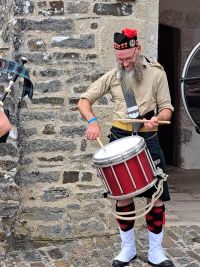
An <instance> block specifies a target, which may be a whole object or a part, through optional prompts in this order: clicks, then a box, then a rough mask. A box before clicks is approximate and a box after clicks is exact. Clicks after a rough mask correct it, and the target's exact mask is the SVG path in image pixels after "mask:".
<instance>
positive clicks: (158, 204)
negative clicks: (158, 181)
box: [147, 198, 163, 207]
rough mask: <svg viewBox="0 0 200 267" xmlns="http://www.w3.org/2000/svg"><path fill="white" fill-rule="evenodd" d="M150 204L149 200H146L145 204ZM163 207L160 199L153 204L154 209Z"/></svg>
mask: <svg viewBox="0 0 200 267" xmlns="http://www.w3.org/2000/svg"><path fill="white" fill-rule="evenodd" d="M150 202H151V198H147V203H148V204H149V203H150ZM162 205H163V201H162V200H161V199H158V200H156V201H155V202H154V204H153V206H154V207H160V206H162Z"/></svg>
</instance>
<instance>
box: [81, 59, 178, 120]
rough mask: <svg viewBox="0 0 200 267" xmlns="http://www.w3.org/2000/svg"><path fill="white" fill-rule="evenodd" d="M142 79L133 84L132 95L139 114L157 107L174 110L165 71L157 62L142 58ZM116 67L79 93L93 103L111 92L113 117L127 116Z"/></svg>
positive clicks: (124, 117)
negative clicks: (138, 82) (137, 83)
mask: <svg viewBox="0 0 200 267" xmlns="http://www.w3.org/2000/svg"><path fill="white" fill-rule="evenodd" d="M143 66H144V69H143V81H142V82H141V83H140V84H139V85H137V86H134V89H133V90H134V96H135V100H136V102H137V106H138V108H139V112H140V114H141V115H144V114H146V113H147V112H149V111H152V110H156V109H158V113H159V112H160V111H161V110H163V109H165V108H168V109H170V110H172V111H173V110H174V108H173V106H172V104H171V98H170V93H169V87H168V82H167V77H166V73H165V71H164V69H163V67H162V66H161V65H160V64H159V63H148V62H147V61H146V59H145V58H144V60H143ZM117 76H118V75H117V69H112V70H111V71H109V72H107V73H106V74H104V75H103V76H102V77H100V78H99V79H98V80H96V81H95V82H94V83H93V84H91V85H90V86H89V88H88V90H87V91H86V92H85V93H83V94H82V95H81V98H86V99H88V100H89V101H90V103H91V104H93V103H94V102H95V101H96V100H97V99H99V98H101V97H102V96H103V95H105V94H107V93H111V95H112V98H113V102H114V110H113V111H114V115H113V119H126V118H128V114H127V106H126V102H125V99H124V95H123V92H122V88H121V85H120V82H119V79H118V77H117Z"/></svg>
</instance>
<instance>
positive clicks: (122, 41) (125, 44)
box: [114, 28, 138, 50]
mask: <svg viewBox="0 0 200 267" xmlns="http://www.w3.org/2000/svg"><path fill="white" fill-rule="evenodd" d="M136 46H138V41H137V30H136V29H130V28H124V29H122V32H116V33H114V48H115V49H116V50H122V49H127V48H133V47H136Z"/></svg>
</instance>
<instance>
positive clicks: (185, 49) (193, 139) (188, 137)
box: [160, 0, 200, 169]
mask: <svg viewBox="0 0 200 267" xmlns="http://www.w3.org/2000/svg"><path fill="white" fill-rule="evenodd" d="M198 5H199V1H198V0H193V4H192V5H191V4H190V3H189V2H188V1H187V0H184V1H181V0H178V1H172V0H170V1H167V2H166V1H164V0H161V1H160V22H161V23H163V24H165V25H169V26H171V27H176V28H178V29H180V31H181V73H182V71H183V67H184V65H185V62H186V60H187V57H188V56H189V54H190V52H191V51H192V49H193V48H194V47H195V46H196V45H197V44H198V43H199V42H200V12H199V9H198V8H197V7H198ZM180 91H181V88H180ZM180 101H181V102H180V114H181V118H180V125H181V140H180V145H181V155H180V157H181V167H182V168H186V169H199V168H200V154H199V149H200V142H199V134H197V133H196V131H195V129H194V127H193V125H192V123H191V122H190V119H189V118H188V116H187V114H186V111H185V109H184V106H183V101H182V99H180Z"/></svg>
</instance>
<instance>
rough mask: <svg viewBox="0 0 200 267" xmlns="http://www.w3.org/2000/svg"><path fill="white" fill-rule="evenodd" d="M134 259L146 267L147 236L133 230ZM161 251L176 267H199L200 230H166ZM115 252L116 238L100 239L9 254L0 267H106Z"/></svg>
mask: <svg viewBox="0 0 200 267" xmlns="http://www.w3.org/2000/svg"><path fill="white" fill-rule="evenodd" d="M136 234H137V250H138V259H137V260H136V261H135V262H134V263H131V264H130V266H131V267H133V266H135V267H144V266H145V267H147V266H149V265H148V264H146V260H147V253H146V252H147V233H146V230H145V228H144V227H140V228H137V229H136ZM164 247H165V251H166V254H167V256H168V257H170V258H171V260H173V262H174V265H175V266H176V267H179V266H181V267H199V266H200V227H199V226H194V225H193V226H170V227H166V228H165V240H164ZM118 249H119V237H118V235H113V236H101V237H93V238H88V239H82V240H73V241H70V242H67V243H66V244H62V245H59V246H58V245H56V246H48V247H40V248H37V249H35V248H33V247H29V248H28V247H27V249H26V250H23V251H20V250H18V251H12V252H10V253H8V254H7V257H6V259H4V260H3V261H2V262H1V265H0V266H2V267H14V266H15V267H97V266H100V267H110V266H111V262H112V258H113V257H114V255H115V254H116V253H117V251H118Z"/></svg>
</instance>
